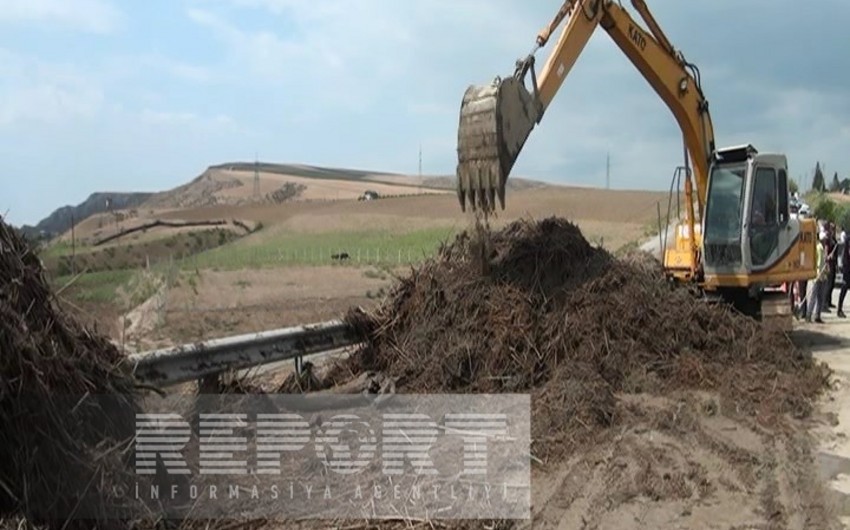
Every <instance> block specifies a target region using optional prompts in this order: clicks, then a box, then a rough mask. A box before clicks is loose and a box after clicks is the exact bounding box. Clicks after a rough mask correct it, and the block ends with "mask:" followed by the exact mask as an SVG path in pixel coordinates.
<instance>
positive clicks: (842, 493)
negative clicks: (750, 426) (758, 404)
mask: <svg viewBox="0 0 850 530" xmlns="http://www.w3.org/2000/svg"><path fill="white" fill-rule="evenodd" d="M837 298H838V296H837V293H835V300H837ZM823 319H824V321H825V323H824V324H822V325H806V326H800V328H801V330H802V331H801V335H803V333H805V335H804V340H807V341H808V343H809V347H810V348H811V350H812V352H813V353H814V356H815V358H817V359H818V360H821V361H823V362H825V363H827V364H828V365H829V366H830V368H831V369H832V370H833V371H834V374H833V381H834V383H833V385H834V386H833V390H832V392H831V393H830V394H829V395H828V396H825V397H824V399H823V400H822V401H821V404H820V409H821V410H820V412H821V418H820V420H821V421H819V422H818V423H817V424H816V425H815V426H814V428H813V429H812V432H813V434H814V436H815V438H816V439H817V441H818V452H817V455H818V463H819V468H820V469H819V471H820V473H821V477H822V478H823V480H824V481H826V482H827V483H828V491H827V495H828V497H829V501H830V503H831V504H832V505H833V506H834V509H835V510H836V511H837V514H838V516H839V517H840V519H841V523H842V524H843V527H844V528H850V320H843V319H838V318H836V317H835V315H834V314H827V315H824V316H823Z"/></svg>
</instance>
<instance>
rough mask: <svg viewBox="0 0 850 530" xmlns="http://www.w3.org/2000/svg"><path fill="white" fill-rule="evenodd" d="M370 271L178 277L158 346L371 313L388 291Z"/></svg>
mask: <svg viewBox="0 0 850 530" xmlns="http://www.w3.org/2000/svg"><path fill="white" fill-rule="evenodd" d="M391 281H392V277H391V276H390V273H388V272H386V271H382V270H378V269H374V268H370V267H363V268H357V267H348V266H338V267H333V266H326V267H296V266H292V267H286V268H283V269H256V270H241V271H211V270H204V271H200V273H199V274H197V275H196V274H194V273H184V274H183V276H182V277H181V279H180V280H179V282H178V283H177V284H176V285H174V286H173V287H172V288H171V290H170V291H169V292H168V294H167V297H166V298H167V301H166V309H165V318H164V322H163V324H162V326H161V327H159V328H157V329H156V331H155V332H154V335H153V336H154V337H155V338H156V339H157V344H158V345H159V346H163V345H169V344H173V343H178V344H179V343H184V342H194V341H198V340H204V339H210V338H216V337H222V336H227V335H235V334H241V333H250V332H257V331H263V330H268V329H276V328H282V327H287V326H296V325H300V324H304V323H308V322H322V321H326V320H332V319H335V318H340V317H342V316H343V315H344V314H345V312H346V311H347V310H348V309H349V308H351V307H352V306H353V307H357V306H362V307H373V306H374V305H375V304H377V303H378V302H379V301H380V299H381V297H382V296H383V295H384V294H385V293H386V292H387V290H388V289H389V287H390V285H391Z"/></svg>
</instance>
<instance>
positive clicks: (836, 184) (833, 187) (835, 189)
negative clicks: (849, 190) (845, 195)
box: [829, 171, 841, 193]
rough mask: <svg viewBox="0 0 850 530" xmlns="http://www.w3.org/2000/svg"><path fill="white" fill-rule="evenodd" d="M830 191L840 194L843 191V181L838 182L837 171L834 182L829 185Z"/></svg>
mask: <svg viewBox="0 0 850 530" xmlns="http://www.w3.org/2000/svg"><path fill="white" fill-rule="evenodd" d="M829 191H831V192H832V193H838V192H839V191H841V181H839V180H838V171H836V172H835V175H833V176H832V182H831V183H830V184H829Z"/></svg>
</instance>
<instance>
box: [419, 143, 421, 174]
mask: <svg viewBox="0 0 850 530" xmlns="http://www.w3.org/2000/svg"><path fill="white" fill-rule="evenodd" d="M419 178H422V144H421V143H420V144H419Z"/></svg>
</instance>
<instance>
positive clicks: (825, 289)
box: [820, 221, 835, 313]
mask: <svg viewBox="0 0 850 530" xmlns="http://www.w3.org/2000/svg"><path fill="white" fill-rule="evenodd" d="M830 225H831V222H830V221H824V223H823V230H824V233H825V237H826V240H825V241H824V244H823V252H824V262H825V266H826V269H825V271H824V273H825V276H824V279H823V285H821V289H820V298H821V299H820V312H821V313H832V309H831V307H832V292H831V291H830V290H829V279H830V278H831V277H832V271H833V268H832V257H833V250H834V249H835V245H833V243H832V241H833V239H832V227H831V226H830Z"/></svg>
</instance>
